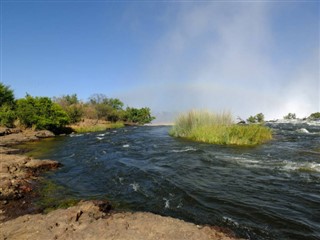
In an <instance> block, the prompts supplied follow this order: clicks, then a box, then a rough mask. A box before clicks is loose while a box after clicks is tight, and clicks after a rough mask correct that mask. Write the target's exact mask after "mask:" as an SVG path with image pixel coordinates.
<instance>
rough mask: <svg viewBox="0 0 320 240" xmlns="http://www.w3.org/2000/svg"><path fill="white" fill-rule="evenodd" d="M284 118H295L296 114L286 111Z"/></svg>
mask: <svg viewBox="0 0 320 240" xmlns="http://www.w3.org/2000/svg"><path fill="white" fill-rule="evenodd" d="M283 118H284V119H287V120H291V119H296V118H297V116H296V114H295V113H288V114H287V115H286V116H284V117H283Z"/></svg>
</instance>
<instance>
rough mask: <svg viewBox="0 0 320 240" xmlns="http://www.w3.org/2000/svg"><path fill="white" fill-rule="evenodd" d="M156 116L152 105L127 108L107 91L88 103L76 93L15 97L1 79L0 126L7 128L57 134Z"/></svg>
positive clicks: (147, 120)
mask: <svg viewBox="0 0 320 240" xmlns="http://www.w3.org/2000/svg"><path fill="white" fill-rule="evenodd" d="M154 119H155V117H154V116H152V115H151V109H150V108H148V107H142V108H134V107H129V106H127V107H126V108H125V107H124V103H123V102H122V101H121V100H120V99H118V98H109V97H107V96H106V95H104V94H93V95H91V97H90V98H89V99H88V101H85V102H84V101H81V100H79V99H78V96H77V94H71V95H63V96H61V97H53V98H49V97H33V96H31V95H30V94H26V96H25V97H24V98H20V99H15V97H14V92H13V90H12V89H10V87H9V86H6V85H4V84H2V83H1V82H0V126H3V127H7V128H14V127H17V128H20V129H28V128H29V129H30V128H31V129H33V130H49V131H51V132H53V133H55V134H56V135H58V134H68V133H71V132H93V131H104V130H106V129H110V128H119V127H124V126H127V125H143V124H146V123H150V122H151V121H152V120H154Z"/></svg>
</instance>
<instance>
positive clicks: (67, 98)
mask: <svg viewBox="0 0 320 240" xmlns="http://www.w3.org/2000/svg"><path fill="white" fill-rule="evenodd" d="M53 100H54V102H56V103H58V104H59V105H60V106H61V107H62V109H63V110H64V111H65V112H66V113H67V115H68V117H69V119H70V123H77V122H80V121H81V119H82V117H83V114H84V106H83V104H82V103H81V102H80V101H79V99H78V97H77V94H72V95H64V96H62V97H59V98H54V99H53Z"/></svg>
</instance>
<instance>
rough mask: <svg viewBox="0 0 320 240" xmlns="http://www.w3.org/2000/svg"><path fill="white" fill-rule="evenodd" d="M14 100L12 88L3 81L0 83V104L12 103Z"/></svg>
mask: <svg viewBox="0 0 320 240" xmlns="http://www.w3.org/2000/svg"><path fill="white" fill-rule="evenodd" d="M14 101H15V100H14V94H13V90H11V89H10V87H8V86H6V85H4V84H3V83H0V106H2V105H4V104H7V105H14Z"/></svg>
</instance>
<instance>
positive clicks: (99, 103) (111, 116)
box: [89, 94, 124, 122]
mask: <svg viewBox="0 0 320 240" xmlns="http://www.w3.org/2000/svg"><path fill="white" fill-rule="evenodd" d="M89 104H90V105H91V106H93V107H94V109H95V110H94V112H95V115H96V118H97V119H104V120H108V121H111V122H117V121H120V120H122V118H123V115H124V114H123V109H122V108H123V106H124V104H123V102H121V101H120V100H119V99H117V98H107V97H106V96H105V95H104V94H94V95H92V96H91V97H90V99H89ZM92 113H93V112H92V109H91V114H92Z"/></svg>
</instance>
